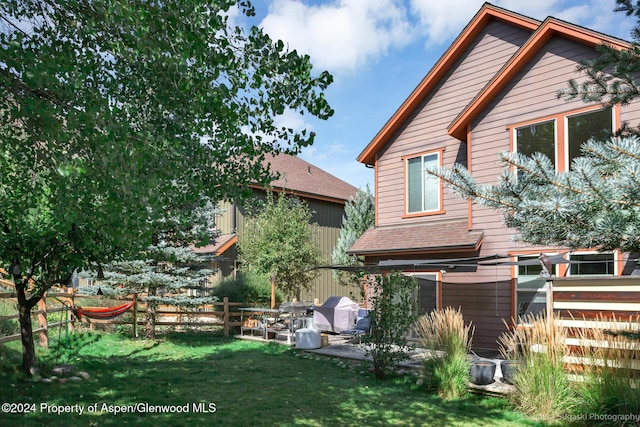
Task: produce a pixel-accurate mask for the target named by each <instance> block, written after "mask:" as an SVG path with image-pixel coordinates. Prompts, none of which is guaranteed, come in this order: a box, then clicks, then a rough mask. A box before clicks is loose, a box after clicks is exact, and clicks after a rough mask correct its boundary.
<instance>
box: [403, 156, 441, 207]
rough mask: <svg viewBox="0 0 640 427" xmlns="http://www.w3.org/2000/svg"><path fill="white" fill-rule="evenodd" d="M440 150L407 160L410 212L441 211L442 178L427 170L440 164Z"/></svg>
mask: <svg viewBox="0 0 640 427" xmlns="http://www.w3.org/2000/svg"><path fill="white" fill-rule="evenodd" d="M440 155H441V154H440V152H439V151H438V152H432V153H428V154H423V155H420V156H416V157H409V158H407V159H406V160H405V162H406V165H405V168H406V169H405V170H406V186H407V188H406V194H407V201H406V209H407V213H408V214H416V213H422V212H436V211H440V209H441V206H440V203H441V202H440V179H439V178H437V177H435V176H433V175H429V174H428V173H426V170H427V169H428V168H430V167H433V166H440Z"/></svg>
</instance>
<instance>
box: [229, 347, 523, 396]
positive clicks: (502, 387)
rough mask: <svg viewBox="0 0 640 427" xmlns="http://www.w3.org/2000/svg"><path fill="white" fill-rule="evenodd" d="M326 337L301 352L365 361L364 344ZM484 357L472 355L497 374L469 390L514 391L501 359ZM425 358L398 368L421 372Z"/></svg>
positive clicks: (418, 352) (420, 355) (415, 355)
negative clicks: (489, 363)
mask: <svg viewBox="0 0 640 427" xmlns="http://www.w3.org/2000/svg"><path fill="white" fill-rule="evenodd" d="M323 336H326V337H327V338H326V340H327V341H326V344H327V345H324V346H322V347H320V348H316V349H303V350H301V351H305V352H308V353H311V354H316V355H319V356H325V357H337V358H341V359H347V360H354V361H359V360H364V359H365V357H366V349H365V347H364V344H362V343H359V342H358V340H357V339H350V338H348V337H345V336H341V335H337V334H323ZM236 338H238V339H244V340H251V341H261V342H270V343H278V344H281V345H288V346H291V347H295V342H288V341H287V339H286V338H280V337H276V338H273V339H267V340H265V339H264V337H263V336H255V335H254V336H251V335H236ZM482 356H483V357H479V356H478V355H476V354H473V355H470V357H472V358H477V359H482V360H490V361H492V362H495V363H496V373H495V376H494V379H493V382H492V383H490V384H487V385H476V384H472V383H469V388H470V389H471V391H472V392H474V393H482V394H489V395H495V396H505V395H507V394H509V393H510V392H512V391H513V386H512V385H510V384H507V383H506V382H504V380H503V377H502V371H501V370H500V362H501V359H500V358H498V357H496V356H497V354H493V353H491V352H487V353H486V354H482ZM425 357H428V351H427V350H425V349H422V348H416V349H415V350H414V351H413V352H412V354H411V356H410V358H409V359H407V360H406V361H403V362H400V363H399V365H398V367H399V368H401V369H409V370H419V369H420V367H421V364H422V360H424V358H425Z"/></svg>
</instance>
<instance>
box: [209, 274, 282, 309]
mask: <svg viewBox="0 0 640 427" xmlns="http://www.w3.org/2000/svg"><path fill="white" fill-rule="evenodd" d="M212 294H213V295H214V296H217V297H218V298H219V299H220V300H222V298H224V297H228V298H229V301H231V302H241V303H245V304H247V305H265V304H266V305H269V304H271V281H270V280H269V278H267V277H264V276H259V275H255V274H238V275H237V278H235V279H225V280H223V281H221V282H220V283H219V284H218V285H216V286H214V287H213V289H212ZM282 300H283V297H282V292H280V291H278V290H277V289H276V302H277V303H279V302H282Z"/></svg>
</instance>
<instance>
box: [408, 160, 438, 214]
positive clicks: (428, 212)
mask: <svg viewBox="0 0 640 427" xmlns="http://www.w3.org/2000/svg"><path fill="white" fill-rule="evenodd" d="M444 150H445V149H444V148H438V149H435V150H429V151H422V152H420V153H415V154H410V155H407V156H402V167H403V171H404V177H403V178H404V179H403V185H404V209H403V215H402V218H414V217H422V216H430V215H441V214H444V213H445V210H444V194H443V184H442V179H440V178H438V207H437V208H436V209H433V210H428V211H419V212H409V170H408V167H407V164H408V161H409V160H410V159H415V158H416V157H421V158H423V157H424V156H429V155H432V154H436V155H437V156H438V166H440V167H442V158H443V155H444Z"/></svg>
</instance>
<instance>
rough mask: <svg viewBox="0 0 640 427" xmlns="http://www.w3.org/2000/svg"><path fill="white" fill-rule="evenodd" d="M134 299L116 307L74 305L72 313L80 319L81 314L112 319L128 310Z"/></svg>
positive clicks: (93, 317) (94, 317)
mask: <svg viewBox="0 0 640 427" xmlns="http://www.w3.org/2000/svg"><path fill="white" fill-rule="evenodd" d="M133 304H135V301H131V302H128V303H126V304H122V305H119V306H117V307H106V308H103V307H91V308H82V307H74V308H73V313H74V314H75V315H76V317H77V318H78V320H82V316H87V317H90V318H92V319H113V318H114V317H118V316H120V315H121V314H123V313H124V312H125V311H127V310H129V309H130V308H131V307H133Z"/></svg>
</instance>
